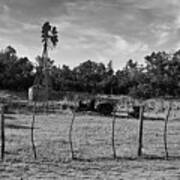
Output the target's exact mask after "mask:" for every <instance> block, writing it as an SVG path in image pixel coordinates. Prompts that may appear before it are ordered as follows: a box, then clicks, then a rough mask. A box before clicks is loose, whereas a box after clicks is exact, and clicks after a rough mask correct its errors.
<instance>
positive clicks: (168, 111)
mask: <svg viewBox="0 0 180 180" xmlns="http://www.w3.org/2000/svg"><path fill="white" fill-rule="evenodd" d="M170 112H171V103H170V104H169V107H168V110H167V115H166V118H165V120H164V135H163V138H164V149H165V159H168V156H169V154H168V143H167V129H168V127H167V126H168V119H169V116H170Z"/></svg>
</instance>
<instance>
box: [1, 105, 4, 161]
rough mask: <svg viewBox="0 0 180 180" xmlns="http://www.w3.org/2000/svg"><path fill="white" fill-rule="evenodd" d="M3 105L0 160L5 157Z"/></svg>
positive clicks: (2, 109) (2, 111)
mask: <svg viewBox="0 0 180 180" xmlns="http://www.w3.org/2000/svg"><path fill="white" fill-rule="evenodd" d="M4 125H5V123H4V105H3V106H2V107H1V160H2V161H3V160H4V157H5V127H4Z"/></svg>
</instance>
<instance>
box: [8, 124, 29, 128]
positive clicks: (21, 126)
mask: <svg viewBox="0 0 180 180" xmlns="http://www.w3.org/2000/svg"><path fill="white" fill-rule="evenodd" d="M5 127H6V128H9V129H31V127H29V126H23V125H16V124H6V125H5Z"/></svg>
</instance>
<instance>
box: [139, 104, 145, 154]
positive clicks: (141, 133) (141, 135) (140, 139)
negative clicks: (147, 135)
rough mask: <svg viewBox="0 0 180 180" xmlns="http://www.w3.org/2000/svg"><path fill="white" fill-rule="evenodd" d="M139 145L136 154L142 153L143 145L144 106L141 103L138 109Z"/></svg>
mask: <svg viewBox="0 0 180 180" xmlns="http://www.w3.org/2000/svg"><path fill="white" fill-rule="evenodd" d="M139 111H140V112H139V121H140V122H139V147H138V156H141V155H142V147H143V113H144V106H143V105H141V106H140V109H139Z"/></svg>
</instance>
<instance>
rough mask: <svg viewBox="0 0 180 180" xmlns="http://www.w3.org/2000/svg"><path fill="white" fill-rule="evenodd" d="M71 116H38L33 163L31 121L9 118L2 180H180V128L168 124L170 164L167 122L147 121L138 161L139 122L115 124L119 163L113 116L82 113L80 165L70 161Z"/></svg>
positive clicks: (77, 142) (76, 138) (77, 134)
mask: <svg viewBox="0 0 180 180" xmlns="http://www.w3.org/2000/svg"><path fill="white" fill-rule="evenodd" d="M71 117H72V115H71V114H70V113H62V114H51V115H48V116H47V115H45V114H44V115H37V119H36V124H35V127H36V129H35V143H36V146H37V158H38V159H37V160H34V159H33V154H32V148H31V141H30V128H29V127H30V125H31V120H32V116H31V115H27V114H11V115H7V118H6V157H5V162H0V179H1V180H4V179H9V180H16V179H17V180H20V179H21V177H22V178H23V180H34V179H42V180H47V179H50V180H51V179H60V180H61V179H62V180H66V179H67V180H69V179H70V180H71V179H72V180H73V179H77V180H81V179H98V180H100V179H107V180H111V179H114V180H122V179H124V180H126V179H132V180H134V179H137V180H141V179H154V180H157V179H162V180H165V179H171V180H173V179H180V168H179V167H180V131H179V130H180V123H179V121H178V120H176V121H170V122H169V125H168V146H169V154H170V158H169V160H164V145H163V127H164V122H163V121H145V123H144V157H143V158H137V148H138V147H137V146H138V123H139V121H137V120H135V119H126V118H124V119H120V118H118V119H117V121H116V129H115V130H116V131H115V136H116V138H115V140H116V151H117V156H118V158H117V160H113V154H112V147H111V122H112V118H111V117H103V116H97V115H87V114H83V115H82V114H81V115H80V114H79V115H77V117H76V119H75V124H74V129H73V142H74V147H75V154H76V157H77V160H74V161H72V160H71V154H70V147H69V142H68V130H69V125H70V121H71Z"/></svg>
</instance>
